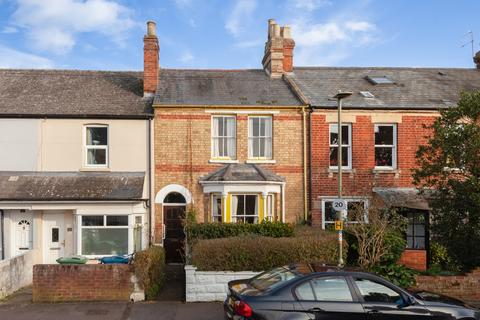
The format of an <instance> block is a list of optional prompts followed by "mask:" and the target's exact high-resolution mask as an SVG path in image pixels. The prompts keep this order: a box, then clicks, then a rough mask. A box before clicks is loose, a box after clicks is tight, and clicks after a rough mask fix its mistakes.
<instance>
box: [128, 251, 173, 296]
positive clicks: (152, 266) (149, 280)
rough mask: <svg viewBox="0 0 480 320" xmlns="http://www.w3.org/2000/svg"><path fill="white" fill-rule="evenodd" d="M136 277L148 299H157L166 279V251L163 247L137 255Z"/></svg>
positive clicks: (135, 263) (135, 264)
mask: <svg viewBox="0 0 480 320" xmlns="http://www.w3.org/2000/svg"><path fill="white" fill-rule="evenodd" d="M133 264H134V267H135V275H136V276H137V278H138V280H139V281H140V283H141V284H142V286H143V289H144V290H145V296H146V298H147V299H155V298H156V297H157V296H158V294H159V293H160V290H161V288H162V285H163V281H164V279H165V250H164V249H163V247H159V246H151V247H150V248H148V249H146V250H143V251H140V252H137V253H135V259H134V262H133Z"/></svg>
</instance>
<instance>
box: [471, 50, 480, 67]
mask: <svg viewBox="0 0 480 320" xmlns="http://www.w3.org/2000/svg"><path fill="white" fill-rule="evenodd" d="M473 62H475V64H476V65H477V69H480V51H478V52H477V54H475V56H474V57H473Z"/></svg>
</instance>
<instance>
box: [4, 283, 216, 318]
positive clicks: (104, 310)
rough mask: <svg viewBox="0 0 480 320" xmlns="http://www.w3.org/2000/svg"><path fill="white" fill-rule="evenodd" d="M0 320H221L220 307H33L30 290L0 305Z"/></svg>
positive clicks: (163, 304)
mask: <svg viewBox="0 0 480 320" xmlns="http://www.w3.org/2000/svg"><path fill="white" fill-rule="evenodd" d="M0 319H1V320H25V319H28V320H61V319H68V320H77V319H78V320H80V319H82V320H84V319H85V320H97V319H98V320H100V319H102V320H104V319H108V320H134V319H141V320H150V319H152V320H153V319H155V320H184V319H197V320H210V319H212V320H222V319H224V317H223V309H222V304H221V303H183V302H179V301H152V302H137V303H131V302H81V303H80V302H79V303H32V302H31V292H29V289H26V290H21V291H20V292H18V293H17V294H14V295H13V296H12V297H10V298H9V299H8V300H4V301H1V302H0Z"/></svg>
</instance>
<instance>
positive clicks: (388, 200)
mask: <svg viewBox="0 0 480 320" xmlns="http://www.w3.org/2000/svg"><path fill="white" fill-rule="evenodd" d="M373 192H374V193H376V194H378V195H379V196H380V198H381V199H382V200H383V202H385V204H386V205H387V206H389V207H398V208H411V209H420V210H430V208H429V205H428V196H426V195H425V194H420V193H419V191H418V190H417V189H415V188H381V187H376V188H373Z"/></svg>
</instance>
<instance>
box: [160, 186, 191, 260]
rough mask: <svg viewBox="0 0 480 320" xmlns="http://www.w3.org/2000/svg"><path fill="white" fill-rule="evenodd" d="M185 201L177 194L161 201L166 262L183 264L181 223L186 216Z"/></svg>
mask: <svg viewBox="0 0 480 320" xmlns="http://www.w3.org/2000/svg"><path fill="white" fill-rule="evenodd" d="M186 206H187V201H186V199H185V197H184V196H183V195H182V194H181V193H179V192H170V193H168V194H167V195H166V196H165V198H164V200H163V224H164V225H165V229H164V232H165V234H164V237H165V238H164V240H163V247H164V248H165V255H166V257H165V258H166V261H167V262H169V263H172V262H176V263H179V262H183V261H184V255H185V233H184V232H183V221H184V220H185V215H186Z"/></svg>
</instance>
